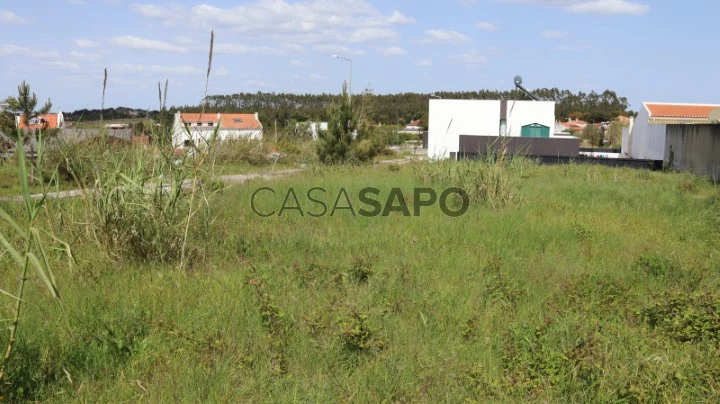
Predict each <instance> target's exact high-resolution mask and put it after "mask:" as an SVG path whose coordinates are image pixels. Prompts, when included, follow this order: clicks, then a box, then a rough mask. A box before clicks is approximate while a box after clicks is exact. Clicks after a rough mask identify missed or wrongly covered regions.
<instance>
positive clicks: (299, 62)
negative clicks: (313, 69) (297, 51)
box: [290, 59, 310, 67]
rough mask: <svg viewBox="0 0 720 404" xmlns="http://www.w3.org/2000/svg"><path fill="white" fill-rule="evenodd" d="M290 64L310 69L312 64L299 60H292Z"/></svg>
mask: <svg viewBox="0 0 720 404" xmlns="http://www.w3.org/2000/svg"><path fill="white" fill-rule="evenodd" d="M290 64H291V65H292V66H297V67H309V66H310V63H305V62H301V61H299V60H297V59H292V60H291V61H290Z"/></svg>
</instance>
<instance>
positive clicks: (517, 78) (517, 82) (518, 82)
mask: <svg viewBox="0 0 720 404" xmlns="http://www.w3.org/2000/svg"><path fill="white" fill-rule="evenodd" d="M515 88H518V89H520V90H521V91H522V92H523V93H525V94H526V95H527V96H528V97H530V98H532V99H533V100H535V101H540V98H538V97H537V96H536V95H535V94H533V93H531V92H530V91H528V90H526V89H525V87H523V85H522V77H520V76H519V75H518V76H515Z"/></svg>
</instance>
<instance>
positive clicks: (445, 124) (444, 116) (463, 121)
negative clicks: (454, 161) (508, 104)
mask: <svg viewBox="0 0 720 404" xmlns="http://www.w3.org/2000/svg"><path fill="white" fill-rule="evenodd" d="M499 131H500V101H498V100H446V99H431V100H430V113H429V117H428V157H430V158H448V157H449V156H450V153H453V152H457V151H458V147H459V136H460V135H473V136H497V135H498V133H499Z"/></svg>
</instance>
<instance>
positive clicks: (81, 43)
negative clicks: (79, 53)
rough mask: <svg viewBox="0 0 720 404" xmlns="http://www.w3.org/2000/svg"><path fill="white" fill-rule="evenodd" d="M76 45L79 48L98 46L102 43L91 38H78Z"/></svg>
mask: <svg viewBox="0 0 720 404" xmlns="http://www.w3.org/2000/svg"><path fill="white" fill-rule="evenodd" d="M75 46H77V47H79V48H97V47H99V46H100V44H99V43H98V42H95V41H91V40H89V39H76V40H75Z"/></svg>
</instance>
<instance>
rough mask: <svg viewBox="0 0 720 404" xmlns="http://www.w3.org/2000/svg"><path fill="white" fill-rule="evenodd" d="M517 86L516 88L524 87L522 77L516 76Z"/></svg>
mask: <svg viewBox="0 0 720 404" xmlns="http://www.w3.org/2000/svg"><path fill="white" fill-rule="evenodd" d="M515 85H516V86H519V85H522V77H520V76H515Z"/></svg>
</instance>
